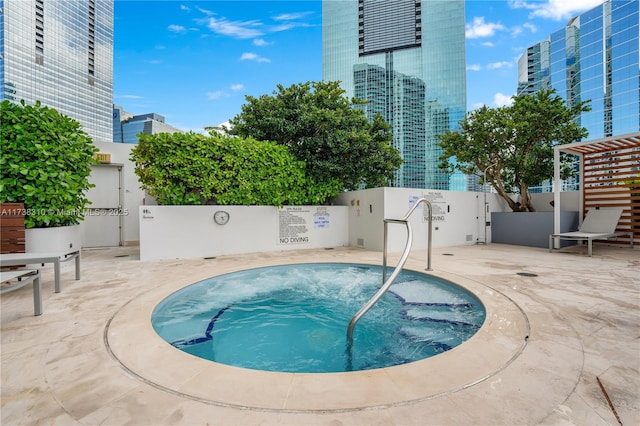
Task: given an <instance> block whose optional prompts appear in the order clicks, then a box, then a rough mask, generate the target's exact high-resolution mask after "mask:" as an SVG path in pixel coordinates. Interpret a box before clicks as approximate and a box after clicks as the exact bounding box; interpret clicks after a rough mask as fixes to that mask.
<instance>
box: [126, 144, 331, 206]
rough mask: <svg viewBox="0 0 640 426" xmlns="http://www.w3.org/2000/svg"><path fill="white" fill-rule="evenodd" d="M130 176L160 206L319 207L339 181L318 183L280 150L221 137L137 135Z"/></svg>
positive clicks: (274, 146) (302, 165)
mask: <svg viewBox="0 0 640 426" xmlns="http://www.w3.org/2000/svg"><path fill="white" fill-rule="evenodd" d="M131 160H132V161H133V162H134V163H135V164H136V168H135V172H136V174H137V175H138V178H139V180H140V182H141V184H142V187H143V189H145V190H147V191H148V192H149V194H150V195H151V196H153V197H154V198H155V199H156V200H157V201H158V202H159V203H160V204H165V205H198V204H221V205H273V206H282V205H294V204H322V203H324V202H325V201H326V200H327V199H330V198H333V197H334V196H335V195H337V194H338V193H339V192H340V186H341V185H340V182H338V181H334V182H322V183H318V182H315V181H313V180H312V179H310V178H309V177H308V176H307V175H306V174H305V163H304V162H300V161H297V160H296V159H295V158H294V157H293V155H291V153H290V152H289V151H288V149H287V148H286V147H284V146H281V145H278V144H276V143H272V142H260V141H256V140H254V139H251V138H248V139H243V138H239V137H232V136H227V135H221V134H217V133H215V132H213V133H212V134H211V135H208V136H207V135H203V134H198V133H193V132H189V133H174V134H168V133H161V134H156V135H142V134H141V135H139V142H138V145H137V146H136V147H135V148H134V149H133V150H132V152H131Z"/></svg>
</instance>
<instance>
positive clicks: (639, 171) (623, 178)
mask: <svg viewBox="0 0 640 426" xmlns="http://www.w3.org/2000/svg"><path fill="white" fill-rule="evenodd" d="M561 152H564V153H568V154H572V155H576V156H578V158H579V160H580V188H581V190H580V214H579V217H580V223H582V219H583V218H584V216H585V214H586V212H587V211H588V210H589V209H593V208H600V207H622V208H623V209H624V211H623V213H622V217H621V219H620V222H619V223H618V227H617V229H616V231H626V232H633V239H634V243H636V242H639V241H640V133H630V134H626V135H622V136H615V137H609V138H603V139H597V140H592V141H586V142H576V143H570V144H566V145H558V146H556V147H555V148H554V233H559V232H560V211H561V206H560V189H561V188H560V153H561ZM610 242H613V243H618V244H622V243H626V244H628V243H629V237H619V238H618V239H615V240H611V241H610Z"/></svg>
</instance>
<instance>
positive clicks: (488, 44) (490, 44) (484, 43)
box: [481, 41, 496, 47]
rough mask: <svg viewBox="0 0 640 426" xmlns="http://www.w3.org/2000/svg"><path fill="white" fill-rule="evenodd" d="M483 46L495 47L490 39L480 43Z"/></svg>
mask: <svg viewBox="0 0 640 426" xmlns="http://www.w3.org/2000/svg"><path fill="white" fill-rule="evenodd" d="M481 44H482V45H483V46H485V47H495V46H496V45H495V44H494V43H492V42H490V41H485V42H483V43H481Z"/></svg>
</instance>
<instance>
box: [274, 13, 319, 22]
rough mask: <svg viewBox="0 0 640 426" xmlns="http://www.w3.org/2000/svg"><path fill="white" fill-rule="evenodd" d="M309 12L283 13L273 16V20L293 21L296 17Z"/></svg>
mask: <svg viewBox="0 0 640 426" xmlns="http://www.w3.org/2000/svg"><path fill="white" fill-rule="evenodd" d="M310 14H311V12H298V13H283V14H282V15H278V16H274V17H273V20H274V21H294V20H296V19H302V18H304V17H305V16H308V15H310Z"/></svg>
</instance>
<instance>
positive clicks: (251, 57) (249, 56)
mask: <svg viewBox="0 0 640 426" xmlns="http://www.w3.org/2000/svg"><path fill="white" fill-rule="evenodd" d="M240 60H241V61H256V62H271V59H269V58H265V57H262V56H260V55H258V54H256V53H250V52H246V53H243V54H242V56H240Z"/></svg>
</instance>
